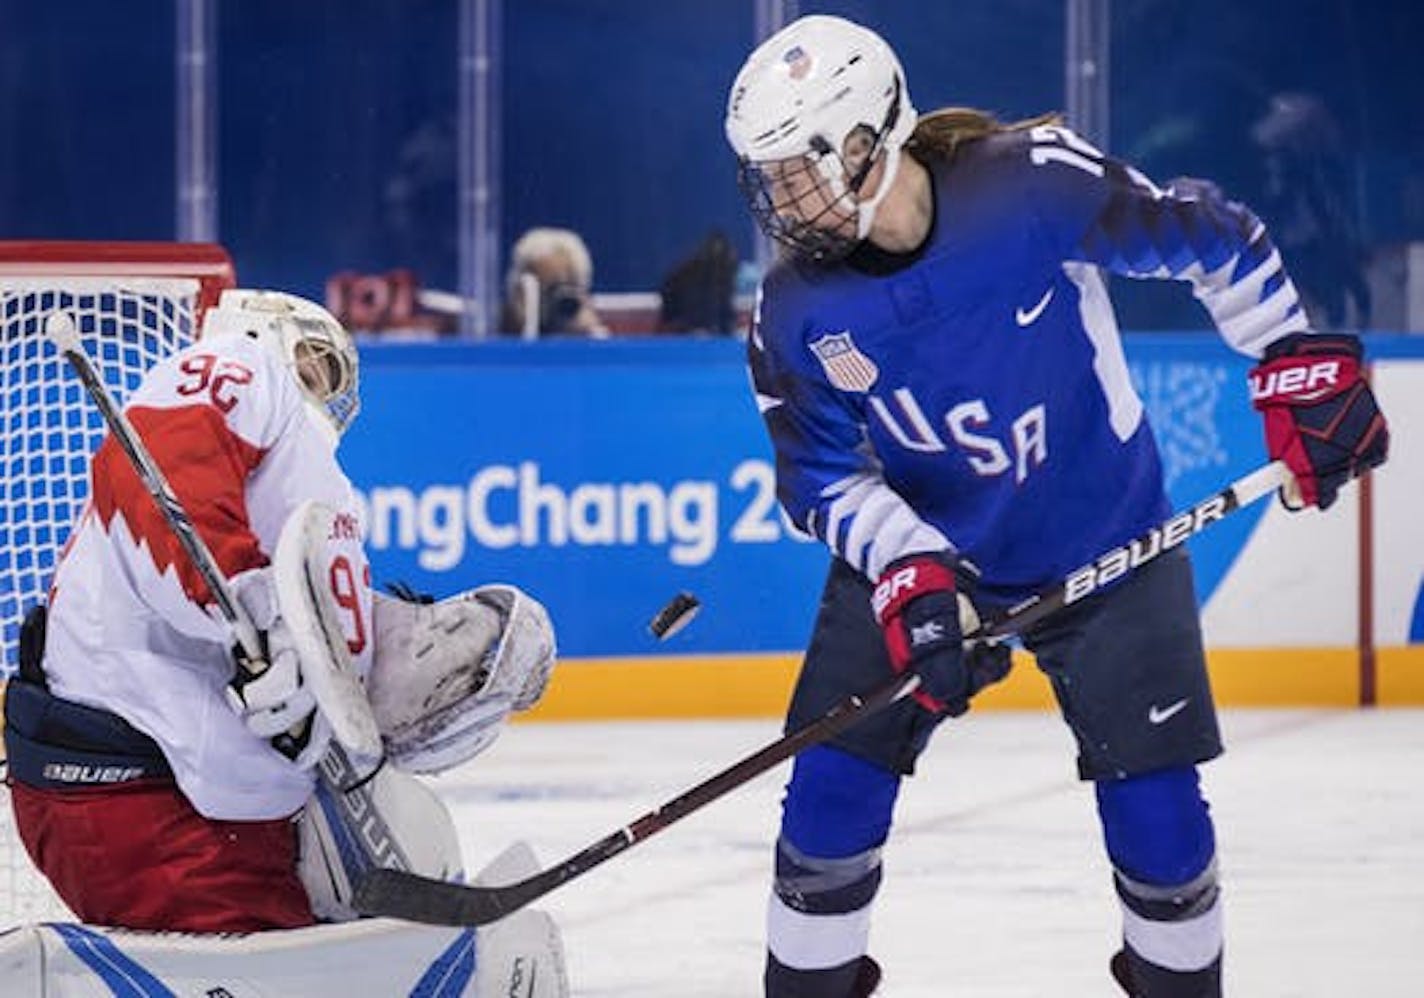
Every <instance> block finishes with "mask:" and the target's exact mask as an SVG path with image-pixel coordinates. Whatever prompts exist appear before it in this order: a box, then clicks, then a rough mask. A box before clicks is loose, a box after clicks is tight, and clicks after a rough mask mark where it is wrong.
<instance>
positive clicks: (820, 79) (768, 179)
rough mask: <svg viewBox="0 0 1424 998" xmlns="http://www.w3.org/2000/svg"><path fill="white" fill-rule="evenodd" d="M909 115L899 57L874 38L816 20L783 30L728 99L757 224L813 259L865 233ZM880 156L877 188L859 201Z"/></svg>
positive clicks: (750, 62)
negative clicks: (870, 194) (861, 190)
mask: <svg viewBox="0 0 1424 998" xmlns="http://www.w3.org/2000/svg"><path fill="white" fill-rule="evenodd" d="M917 117H918V116H917V115H916V113H915V109H914V106H913V105H912V104H911V103H910V95H909V91H908V89H907V88H906V85H905V73H904V70H903V69H901V67H900V60H899V59H898V58H896V56H895V53H894V51H893V50H892V49H891V48H890V46H889V45H888V44H886V42H885V40H884V39H883V38H881V37H880V36H879V35H877V34H876V33H875V32H873V31H871V30H869V29H868V28H863V27H861V26H860V25H858V24H855V23H853V22H851V21H847V20H845V19H843V18H839V17H829V16H826V15H820V14H816V15H811V16H809V17H803V18H800V19H799V20H796V21H793V22H792V23H791V24H789V25H787V26H786V27H785V28H782V29H781V30H780V31H778V32H777V33H776V34H774V35H772V36H771V37H770V38H768V39H767V40H766V41H765V42H763V43H762V44H761V45H760V46H758V48H757V49H756V51H754V52H753V53H752V54H751V55H750V56H749V57H748V58H747V61H746V63H745V64H744V65H743V66H742V68H741V71H740V72H739V73H737V78H736V80H735V81H734V82H733V83H732V92H731V95H730V96H729V97H728V99H727V120H726V128H727V140H728V141H729V142H730V143H731V145H732V149H733V150H735V151H736V153H737V157H738V159H739V160H740V163H741V169H740V175H739V181H740V183H741V187H742V192H743V193H744V194H745V195H746V197H747V200H748V202H749V203H750V205H751V209H752V214H753V215H754V216H756V219H757V222H758V224H759V225H761V227H762V229H763V231H765V232H766V234H767V235H769V236H770V237H771V238H773V239H775V240H777V241H778V242H780V243H783V244H785V245H787V246H790V247H791V248H792V249H794V250H796V251H797V252H799V253H801V254H802V255H805V256H807V257H810V258H812V259H815V260H834V259H837V258H839V257H840V256H844V255H845V254H846V253H848V252H849V251H850V250H851V249H852V248H854V246H855V244H856V243H858V242H860V240H862V239H864V238H865V237H866V236H867V235H869V233H870V227H871V223H872V222H873V221H874V218H875V210H876V208H877V207H879V205H880V202H881V200H882V199H883V198H884V197H885V194H886V192H888V191H889V189H890V185H891V183H892V182H893V181H894V179H895V173H896V170H897V169H898V167H899V164H900V147H901V146H903V145H904V143H905V141H906V140H907V139H908V138H909V137H910V134H911V133H912V132H913V131H914V128H915V122H916V121H917ZM882 158H883V160H884V163H885V168H884V173H883V174H882V176H881V178H880V182H879V185H878V186H877V187H876V189H875V191H874V193H873V195H872V196H871V197H869V198H866V199H864V200H861V199H860V196H859V195H860V189H861V186H862V185H863V184H864V183H865V181H866V179H867V177H868V176H869V175H870V172H871V170H872V169H873V168H874V166H875V164H876V163H877V162H879V161H880V160H881V159H882Z"/></svg>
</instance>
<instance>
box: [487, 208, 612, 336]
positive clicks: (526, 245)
mask: <svg viewBox="0 0 1424 998" xmlns="http://www.w3.org/2000/svg"><path fill="white" fill-rule="evenodd" d="M592 288H593V259H592V258H591V257H590V256H589V253H588V247H587V246H585V245H584V241H583V239H582V238H580V237H579V234H578V233H577V232H573V231H571V230H569V229H550V228H536V229H530V230H529V231H528V232H526V233H524V235H522V236H520V237H519V240H518V241H517V242H516V243H515V244H514V249H513V250H512V251H511V252H510V261H509V271H508V273H507V274H506V275H505V282H504V307H503V308H502V309H501V311H500V317H499V328H500V331H501V332H505V333H515V334H518V335H521V336H523V337H524V338H525V339H536V338H538V337H543V336H588V337H591V338H592V339H606V338H607V337H608V327H607V326H606V325H605V324H604V322H603V320H602V319H600V318H599V316H598V313H597V312H595V311H594V309H593V300H592V298H591V296H590V292H591V290H592Z"/></svg>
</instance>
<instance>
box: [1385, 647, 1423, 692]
mask: <svg viewBox="0 0 1424 998" xmlns="http://www.w3.org/2000/svg"><path fill="white" fill-rule="evenodd" d="M1375 667H1376V669H1377V670H1378V677H1379V680H1378V687H1377V689H1378V696H1379V705H1380V706H1381V707H1406V706H1407V707H1420V706H1424V645H1406V646H1404V647H1397V648H1381V649H1379V651H1377V652H1375Z"/></svg>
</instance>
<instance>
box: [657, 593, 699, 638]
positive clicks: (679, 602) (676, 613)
mask: <svg viewBox="0 0 1424 998" xmlns="http://www.w3.org/2000/svg"><path fill="white" fill-rule="evenodd" d="M701 606H702V604H701V603H699V602H698V601H697V597H696V596H694V595H692V594H691V593H678V594H677V595H676V596H674V597H673V598H672V599H670V600H669V601H668V605H667V606H665V607H663V608H662V609H661V610H659V611H658V612H657V615H656V616H655V617H653V619H652V621H651V622H650V623H649V624H648V631H649V632H650V633H651V634H652V635H653V637H655V638H657V639H658V640H659V641H666V640H667V639H668V638H670V637H672V636H673V635H674V634H676V633H677V632H678V631H680V630H682V629H683V628H684V627H686V626H687V625H688V623H689V622H691V620H692V618H693V617H695V616H697V611H698V610H699V609H700V608H701Z"/></svg>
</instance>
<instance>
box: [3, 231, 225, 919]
mask: <svg viewBox="0 0 1424 998" xmlns="http://www.w3.org/2000/svg"><path fill="white" fill-rule="evenodd" d="M233 283H234V275H233V267H232V261H231V260H230V259H229V258H228V255H227V253H226V251H225V250H223V249H222V248H221V247H219V246H215V245H211V244H197V243H191V244H182V243H83V242H70V243H60V242H3V241H0V642H3V658H0V674H3V677H5V678H8V677H9V676H10V675H12V674H13V673H14V671H15V670H16V668H17V651H18V645H19V632H20V623H21V621H22V620H23V619H24V615H25V613H26V612H27V611H28V610H29V609H30V608H31V607H32V606H34V605H35V604H36V603H38V602H41V601H43V600H44V598H45V593H46V591H47V590H48V587H49V580H50V576H51V574H52V573H53V571H54V566H55V562H56V560H57V558H58V557H59V553H60V551H61V550H62V548H63V545H64V542H65V539H66V538H67V537H68V535H69V531H70V528H71V527H72V525H73V524H74V523H75V521H76V520H77V519H78V517H79V514H80V511H81V510H82V508H83V505H84V501H85V497H86V496H87V494H88V470H89V467H88V465H89V456H90V455H91V454H92V453H93V452H94V451H95V450H96V449H97V448H98V446H99V443H100V441H101V440H102V439H103V436H104V421H103V417H102V416H101V415H100V413H99V411H98V409H97V408H96V407H95V405H94V403H93V402H92V401H90V399H89V397H88V396H87V394H86V393H85V391H84V388H83V386H82V385H81V384H80V381H79V379H78V378H77V377H76V376H74V375H73V374H72V373H71V372H70V371H69V370H68V366H67V364H66V362H65V361H64V359H63V358H62V357H61V356H60V355H59V354H58V352H57V351H55V350H54V349H53V348H52V347H51V346H50V344H49V343H48V341H47V340H46V339H45V336H44V332H43V330H44V321H45V319H46V317H47V316H49V314H50V313H51V312H54V311H55V310H57V309H62V310H64V311H65V312H67V313H69V315H70V316H71V317H72V318H73V319H74V320H75V322H76V324H77V326H78V328H79V333H80V336H81V339H82V341H83V343H84V346H85V349H86V350H87V351H88V352H89V355H90V356H91V357H92V358H94V361H95V364H96V366H97V367H98V369H99V371H100V372H101V375H102V377H103V378H104V381H105V382H106V383H107V384H108V386H109V388H110V390H111V391H112V392H113V393H114V395H115V397H116V398H117V399H118V400H119V401H120V402H121V403H122V401H123V399H124V398H125V397H126V396H127V395H128V393H129V392H131V391H132V390H133V389H134V388H135V386H137V384H138V381H139V379H140V378H141V377H142V375H143V373H144V372H145V371H146V370H148V368H149V367H150V366H152V365H153V363H154V362H155V361H157V360H159V359H160V358H162V357H164V356H166V355H168V354H169V353H172V352H173V351H174V350H175V349H177V348H178V347H180V346H182V345H184V344H186V343H188V342H191V340H192V339H193V338H194V336H195V335H196V330H197V328H198V323H199V321H200V319H201V316H202V312H203V310H204V309H206V308H208V307H209V306H211V305H213V304H215V303H216V301H217V297H218V295H220V294H221V293H222V290H223V289H224V288H228V287H232V286H233ZM0 798H3V799H0V926H5V925H12V924H16V923H19V922H26V921H35V920H43V919H54V918H69V917H71V916H70V915H69V913H68V912H67V911H66V909H65V908H64V906H63V905H62V904H61V903H60V901H59V900H58V898H56V897H55V896H54V894H53V893H52V892H51V891H50V890H49V886H48V884H47V883H46V882H45V880H44V878H43V877H41V876H40V875H39V874H38V872H36V871H35V870H34V869H33V867H32V866H31V865H30V862H29V859H28V857H27V856H26V855H25V851H24V847H23V846H22V845H21V843H20V841H19V838H18V836H17V835H16V834H15V828H14V820H13V817H12V815H11V810H10V800H9V791H8V788H7V787H0Z"/></svg>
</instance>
